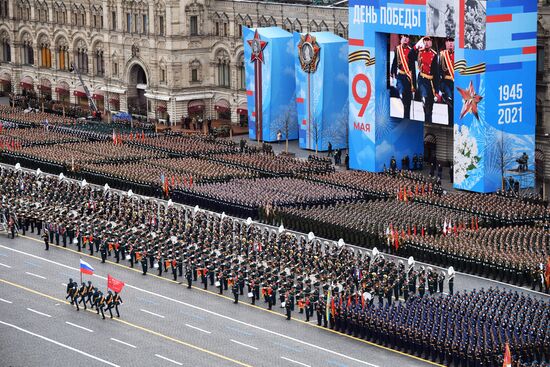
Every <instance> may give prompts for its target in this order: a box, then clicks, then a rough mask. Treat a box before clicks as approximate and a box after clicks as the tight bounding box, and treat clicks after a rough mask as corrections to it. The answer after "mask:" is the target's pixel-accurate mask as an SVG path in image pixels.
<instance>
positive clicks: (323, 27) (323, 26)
mask: <svg viewBox="0 0 550 367" xmlns="http://www.w3.org/2000/svg"><path fill="white" fill-rule="evenodd" d="M318 29H319V32H328V25H327V23H325V21H324V20H323V21H321V24H319V27H318Z"/></svg>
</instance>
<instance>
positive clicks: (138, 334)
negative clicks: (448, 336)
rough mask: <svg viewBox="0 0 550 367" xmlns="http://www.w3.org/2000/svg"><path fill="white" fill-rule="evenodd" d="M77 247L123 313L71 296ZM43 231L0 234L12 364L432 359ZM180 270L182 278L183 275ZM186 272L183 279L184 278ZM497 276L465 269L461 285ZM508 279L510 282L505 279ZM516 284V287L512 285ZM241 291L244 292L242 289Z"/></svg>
mask: <svg viewBox="0 0 550 367" xmlns="http://www.w3.org/2000/svg"><path fill="white" fill-rule="evenodd" d="M79 257H82V258H83V259H84V260H86V261H87V262H88V263H89V264H91V265H92V266H93V267H94V268H95V271H96V272H95V275H94V276H86V275H85V276H84V278H83V280H84V281H87V280H91V281H92V282H93V283H94V284H95V285H98V286H99V287H100V289H102V290H103V291H104V293H106V290H107V284H106V283H107V281H106V277H107V274H111V275H112V276H114V277H115V278H117V279H119V280H122V281H124V282H125V283H126V286H125V288H124V289H123V291H122V293H121V297H122V299H123V301H124V304H123V305H121V306H120V307H119V308H120V312H121V318H120V319H118V318H116V315H115V318H114V319H112V320H111V319H110V318H109V314H108V313H107V315H106V317H107V319H106V320H102V319H101V317H99V316H98V315H97V314H96V313H95V311H92V312H89V311H88V312H87V311H84V310H82V309H81V311H80V312H77V311H76V309H75V308H74V307H73V306H71V305H70V304H68V303H67V301H65V284H66V283H67V281H68V278H69V277H72V278H73V279H74V280H76V281H80V273H79ZM124 263H125V264H124V265H123V264H115V263H114V262H111V261H108V262H107V263H106V264H102V263H101V261H100V259H98V258H97V257H90V256H89V255H87V254H83V253H82V254H80V253H78V252H77V251H75V250H74V249H73V248H67V249H63V248H58V247H56V246H55V245H50V251H44V247H43V243H42V242H41V241H40V240H39V239H38V238H37V237H35V236H32V235H31V237H18V238H16V239H15V240H11V239H8V238H6V237H5V235H0V335H1V336H0V355H1V356H2V365H5V366H35V365H41V366H65V365H66V366H69V365H71V366H74V365H75V364H81V363H83V364H84V363H85V364H86V365H87V366H95V365H118V366H128V365H144V364H148V365H152V366H157V365H158V366H161V365H162V366H164V367H166V366H171V365H174V366H213V365H216V366H235V365H237V366H239V365H240V366H311V367H314V366H315V367H317V366H326V367H348V366H349V367H351V366H372V367H374V366H429V365H430V364H431V365H434V364H433V363H431V362H428V361H424V360H421V359H418V358H416V357H412V356H408V355H406V354H403V353H400V352H396V351H392V350H390V349H386V348H383V347H381V346H377V345H374V344H371V343H368V342H366V341H364V340H359V339H356V338H353V337H349V336H347V335H343V334H340V333H337V332H334V331H331V330H328V329H324V328H320V327H317V324H316V319H315V320H312V321H310V322H309V323H306V322H305V316H304V315H299V314H298V313H297V312H294V313H293V320H292V321H290V322H289V321H286V320H285V318H284V315H283V314H282V312H280V311H281V309H280V308H279V305H277V306H276V307H275V308H274V310H273V311H268V310H267V308H266V307H265V305H264V304H263V301H260V302H259V303H258V305H257V306H252V305H250V304H248V300H244V302H240V303H239V304H238V305H235V304H233V303H232V300H233V298H232V297H231V294H230V293H229V292H228V291H226V292H224V295H223V296H220V295H218V294H217V289H215V288H210V289H209V290H208V291H204V290H202V288H200V289H199V288H196V287H194V288H193V289H191V290H189V289H186V287H185V286H184V285H182V284H180V283H178V282H174V281H172V280H171V274H169V276H170V278H168V274H165V275H166V277H162V278H161V277H158V276H156V272H154V273H155V275H154V274H152V273H148V275H146V276H143V275H142V274H141V271H140V270H138V269H131V268H129V267H128V266H126V263H127V262H124ZM178 280H180V279H178ZM181 280H182V281H183V280H184V279H181ZM491 285H495V283H494V282H491V281H489V280H485V279H481V278H477V277H471V276H468V275H463V274H459V275H458V276H457V278H456V281H455V287H456V288H457V289H472V288H478V287H479V288H481V287H489V286H491ZM507 287H509V286H507ZM511 288H514V287H511ZM241 301H243V299H242V298H241Z"/></svg>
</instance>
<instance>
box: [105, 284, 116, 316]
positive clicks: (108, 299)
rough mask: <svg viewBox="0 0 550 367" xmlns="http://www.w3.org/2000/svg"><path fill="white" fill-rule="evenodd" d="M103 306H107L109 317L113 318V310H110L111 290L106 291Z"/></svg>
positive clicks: (112, 305) (111, 302)
mask: <svg viewBox="0 0 550 367" xmlns="http://www.w3.org/2000/svg"><path fill="white" fill-rule="evenodd" d="M105 306H106V307H107V311H109V314H110V315H111V318H113V311H111V309H112V308H113V307H114V296H113V292H111V291H108V292H107V297H106V298H105Z"/></svg>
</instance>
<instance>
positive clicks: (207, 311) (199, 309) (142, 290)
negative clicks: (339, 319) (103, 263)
mask: <svg viewBox="0 0 550 367" xmlns="http://www.w3.org/2000/svg"><path fill="white" fill-rule="evenodd" d="M0 248H3V249H6V250H9V251H12V252H17V253H19V254H22V255H26V256H29V257H32V258H35V259H37V260H41V261H45V262H48V263H50V264H54V265H58V266H61V267H63V268H66V269H70V270H73V271H77V272H78V271H80V269H79V268H75V267H72V266H69V265H65V264H62V263H59V262H57V261H53V260H50V259H46V258H42V257H40V256H37V255H33V254H30V253H28V252H24V251H21V250H16V249H13V248H11V247H7V246H4V245H0ZM93 276H94V277H97V278H99V279H103V280H106V279H107V278H106V277H103V276H101V275H97V274H94V275H93ZM125 286H126V287H127V288H131V289H134V290H136V291H139V292H142V293H146V294H149V295H152V296H156V297H159V298H162V299H164V300H167V301H170V302H174V303H177V304H180V305H182V306H186V307H189V308H192V309H195V310H197V311H202V312H205V313H207V314H210V315H214V316H217V317H219V318H222V319H225V320H228V321H232V322H235V323H237V324H240V325H244V326H246V327H247V329H256V330H259V331H262V332H265V333H268V334H271V335H276V336H278V337H280V338H283V339H287V340H291V341H293V342H295V343H298V344H302V345H306V346H308V347H311V348H314V349H317V350H321V351H324V352H327V353H329V354H332V355H335V356H339V357H341V358H344V359H347V360H350V361H354V362H357V363H360V364H363V365H367V366H372V367H379V366H378V365H375V364H372V363H369V362H366V361H362V360H360V359H357V358H354V357H351V356H348V355H346V354H343V353H339V352H336V351H334V350H331V349H326V348H323V347H321V346H319V345H315V344H311V343H308V342H306V341H304V340H301V339H298V338H293V337H291V336H288V335H285V334H282V333H278V332H276V331H273V330H269V329H267V328H265V327H263V326H258V325H253V324H249V323H247V322H244V321H241V320H237V319H234V318H232V317H230V316H226V315H222V314H219V313H217V312H214V311H210V310H208V309H205V308H202V307H200V306H195V305H192V304H190V303H186V302H183V301H180V300H177V299H173V298H170V297H168V296H165V295H162V294H159V293H155V292H151V291H148V290H146V289H142V288H138V287H136V286H133V285H130V284H128V283H126V285H125ZM541 294H543V293H541ZM411 358H412V357H411Z"/></svg>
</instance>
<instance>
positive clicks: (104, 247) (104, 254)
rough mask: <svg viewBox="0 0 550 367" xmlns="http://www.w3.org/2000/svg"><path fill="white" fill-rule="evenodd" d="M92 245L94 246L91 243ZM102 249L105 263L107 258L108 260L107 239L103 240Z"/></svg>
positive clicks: (102, 260)
mask: <svg viewBox="0 0 550 367" xmlns="http://www.w3.org/2000/svg"><path fill="white" fill-rule="evenodd" d="M90 246H92V244H91V243H90ZM100 251H101V262H102V263H104V262H105V260H107V243H106V242H105V241H102V243H101V249H100Z"/></svg>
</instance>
